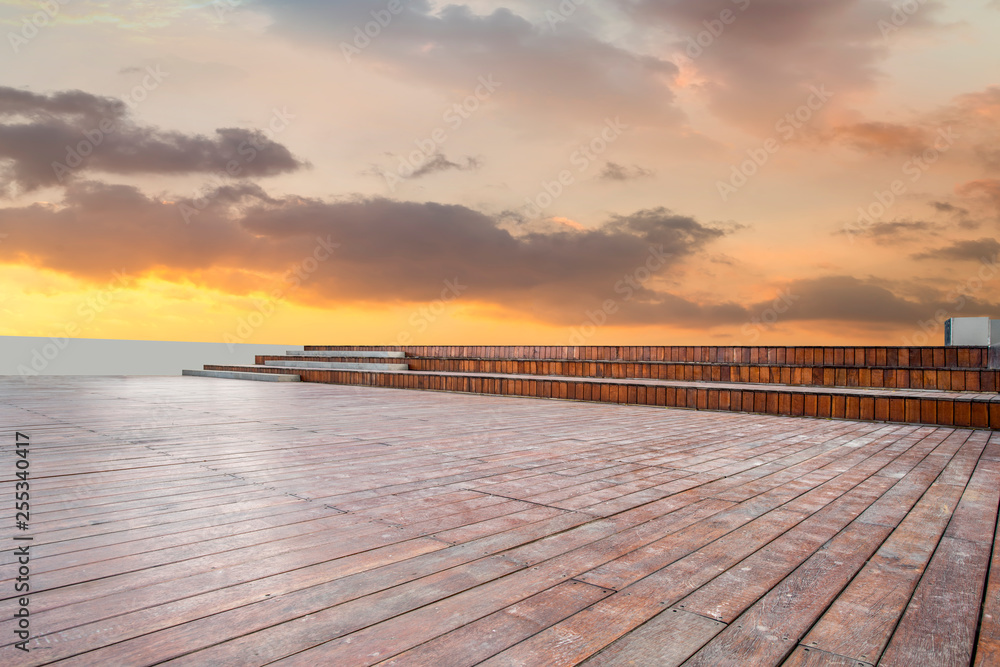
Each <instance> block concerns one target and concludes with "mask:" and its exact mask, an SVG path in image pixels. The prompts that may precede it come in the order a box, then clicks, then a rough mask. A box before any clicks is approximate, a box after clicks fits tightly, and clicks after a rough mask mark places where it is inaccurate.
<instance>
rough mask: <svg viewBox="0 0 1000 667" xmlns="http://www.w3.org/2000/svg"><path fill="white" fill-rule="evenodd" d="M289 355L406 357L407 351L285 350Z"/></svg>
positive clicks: (362, 357)
mask: <svg viewBox="0 0 1000 667" xmlns="http://www.w3.org/2000/svg"><path fill="white" fill-rule="evenodd" d="M285 354H286V355H288V356H289V357H321V358H322V357H326V358H331V359H334V358H336V359H339V358H358V359H403V358H405V357H406V353H405V352H391V351H386V350H382V351H378V352H356V351H353V350H327V351H316V350H287V351H286V352H285Z"/></svg>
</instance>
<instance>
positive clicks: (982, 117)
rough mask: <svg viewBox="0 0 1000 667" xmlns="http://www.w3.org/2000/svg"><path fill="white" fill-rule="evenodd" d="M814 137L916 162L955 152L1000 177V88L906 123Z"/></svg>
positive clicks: (852, 126) (864, 125) (843, 127)
mask: <svg viewBox="0 0 1000 667" xmlns="http://www.w3.org/2000/svg"><path fill="white" fill-rule="evenodd" d="M813 137H814V138H816V139H818V140H819V141H820V142H823V143H826V142H831V143H842V144H846V145H848V146H851V147H852V148H855V149H857V150H859V151H861V152H863V153H867V154H878V155H899V156H906V157H912V156H919V155H924V154H927V155H928V156H930V155H933V154H937V153H940V152H944V151H948V152H952V151H953V150H954V151H955V153H956V154H958V155H960V156H961V157H960V158H959V159H960V160H962V161H963V162H965V161H968V162H977V163H979V165H981V166H982V167H984V168H986V169H987V170H989V171H1000V86H989V87H987V88H986V89H984V90H981V91H977V92H973V93H965V94H963V95H958V96H956V97H955V98H954V99H953V100H951V102H950V103H948V104H946V105H944V106H942V107H941V108H938V109H934V110H932V111H929V112H926V113H923V114H919V115H916V116H915V117H914V118H913V119H912V120H910V121H909V122H906V123H888V122H877V121H864V122H856V123H846V124H840V125H835V126H832V127H830V128H829V129H825V130H820V131H818V132H816V133H814V135H813ZM942 149H943V150H942Z"/></svg>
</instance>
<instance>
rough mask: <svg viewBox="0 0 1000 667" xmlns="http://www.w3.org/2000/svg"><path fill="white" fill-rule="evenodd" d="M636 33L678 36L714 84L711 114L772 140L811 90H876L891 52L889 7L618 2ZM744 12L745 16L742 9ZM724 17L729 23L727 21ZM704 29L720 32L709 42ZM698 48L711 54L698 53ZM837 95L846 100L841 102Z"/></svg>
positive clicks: (918, 23)
mask: <svg viewBox="0 0 1000 667" xmlns="http://www.w3.org/2000/svg"><path fill="white" fill-rule="evenodd" d="M617 3H618V4H619V5H620V6H621V7H623V8H624V9H625V10H626V11H627V12H629V13H630V14H631V15H632V16H633V18H634V20H635V21H636V23H637V24H640V25H643V26H656V27H658V28H659V29H661V30H662V31H663V32H665V33H667V34H668V35H676V38H675V39H676V42H675V47H676V49H677V50H678V52H679V53H687V55H688V57H689V58H691V59H692V61H693V63H694V67H696V68H697V69H698V70H700V71H701V72H703V73H704V74H706V75H707V77H708V79H709V83H708V84H706V85H705V86H703V91H704V93H705V94H706V95H707V97H708V99H709V102H710V104H711V108H712V110H713V111H714V112H715V113H717V114H718V115H719V116H721V117H723V118H726V119H727V120H729V121H730V122H733V123H735V124H737V125H741V126H744V127H747V128H750V129H753V130H756V131H760V132H773V131H774V125H775V123H776V122H777V121H778V119H780V118H782V117H783V116H784V115H785V114H786V113H788V112H792V111H794V110H795V109H797V108H798V107H799V106H800V105H802V104H803V103H804V102H805V101H806V99H807V97H808V96H809V94H810V93H809V89H810V87H811V86H825V87H826V88H827V89H828V90H829V91H831V92H832V94H833V95H834V101H835V102H834V103H835V104H836V103H837V102H836V101H837V100H840V99H846V98H847V97H848V96H849V95H850V94H851V93H854V92H858V91H864V90H868V89H871V88H873V87H874V86H875V84H876V82H877V81H878V77H879V71H878V64H879V63H880V62H881V61H882V60H883V59H884V58H885V57H886V56H887V55H888V53H889V44H888V42H887V41H886V40H884V39H883V37H882V35H881V33H880V31H879V28H878V26H877V24H878V21H879V20H880V19H888V18H890V17H891V15H892V11H893V8H892V6H891V5H890V3H888V2H885V1H884V0H811V1H809V2H803V1H802V0H750V1H743V0H741V1H734V0H617ZM941 6H942V3H940V2H934V1H928V2H924V3H921V6H920V11H919V12H918V13H916V14H915V15H914V16H912V17H910V18H909V20H908V22H907V24H906V27H905V29H906V30H908V31H913V30H919V29H921V28H926V27H928V26H932V25H934V23H933V17H934V15H935V13H936V11H937V10H938V9H940V8H941ZM741 8H743V9H741ZM724 12H729V14H726V15H725V17H726V18H727V20H728V24H725V23H723V22H722V21H721V19H720V17H722V16H723V13H724ZM706 22H707V23H708V24H710V25H712V26H713V28H712V29H711V30H714V32H715V33H717V34H716V35H713V34H712V31H710V29H709V27H708V26H707V25H706ZM699 36H701V37H700V39H701V42H702V43H703V44H704V45H701V44H698V42H697V41H695V42H693V44H694V45H692V41H691V40H698V39H699ZM838 96H839V97H838Z"/></svg>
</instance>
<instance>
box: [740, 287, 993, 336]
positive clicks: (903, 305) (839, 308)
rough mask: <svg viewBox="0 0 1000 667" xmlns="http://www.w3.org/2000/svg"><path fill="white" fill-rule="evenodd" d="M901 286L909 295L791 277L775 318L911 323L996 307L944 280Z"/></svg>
mask: <svg viewBox="0 0 1000 667" xmlns="http://www.w3.org/2000/svg"><path fill="white" fill-rule="evenodd" d="M970 277H973V276H970ZM994 277H996V276H994ZM902 287H903V288H906V289H907V290H908V291H910V292H912V293H913V294H912V295H911V298H905V297H903V296H900V295H899V294H897V293H896V292H894V291H893V290H891V289H889V287H887V286H885V285H883V284H880V283H879V281H877V280H875V279H871V278H869V279H868V280H861V279H859V278H855V277H853V276H822V277H818V278H808V279H802V280H795V281H791V282H790V283H788V284H787V285H786V286H785V288H784V291H785V293H787V294H789V295H791V298H790V301H791V306H790V307H789V309H788V311H787V312H786V313H784V314H782V315H781V320H782V321H827V322H836V323H838V324H841V325H843V324H894V325H910V324H912V325H913V326H917V325H918V323H919V322H921V321H923V320H926V319H928V318H931V317H933V316H934V315H935V313H938V312H939V311H943V312H945V313H957V312H959V311H961V313H962V314H963V315H969V316H977V315H984V314H986V315H988V314H991V313H995V312H996V309H997V306H998V304H996V303H989V302H986V301H983V300H981V299H977V298H975V297H974V295H970V294H963V293H962V291H961V289H956V288H954V286H953V285H950V284H949V285H945V286H944V289H943V290H929V289H922V288H918V287H917V286H914V285H905V284H904V285H902ZM959 287H961V286H959ZM944 290H950V291H947V292H946V291H944ZM771 305H772V302H771V301H762V302H761V303H758V304H754V305H752V306H749V309H750V310H751V312H755V313H760V312H764V311H766V310H767V309H768V308H770V307H771Z"/></svg>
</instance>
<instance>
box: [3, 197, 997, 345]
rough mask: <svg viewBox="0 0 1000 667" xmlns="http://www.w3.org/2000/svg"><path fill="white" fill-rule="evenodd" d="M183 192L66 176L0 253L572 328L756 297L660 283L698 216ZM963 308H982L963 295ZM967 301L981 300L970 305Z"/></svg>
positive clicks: (39, 263) (850, 285) (721, 320)
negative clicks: (61, 189) (181, 196)
mask: <svg viewBox="0 0 1000 667" xmlns="http://www.w3.org/2000/svg"><path fill="white" fill-rule="evenodd" d="M205 201H206V202H207V205H205V206H203V207H202V209H201V210H200V212H198V213H197V215H194V216H193V217H192V218H191V221H190V223H188V222H186V221H185V219H184V215H183V213H182V207H190V206H193V204H194V203H193V202H189V201H184V200H177V201H172V200H169V199H167V198H165V197H162V196H157V197H153V196H149V195H146V194H144V193H143V192H141V191H140V190H138V189H137V188H134V187H132V186H124V185H110V184H105V183H99V182H79V181H78V182H74V183H71V184H70V185H69V186H68V187H67V188H66V190H65V197H64V199H63V201H61V202H59V203H58V204H40V203H39V204H33V205H30V206H22V207H8V208H4V209H0V238H3V243H2V244H0V262H4V263H9V264H20V265H29V266H35V267H39V268H45V269H48V270H52V271H57V272H60V273H65V274H69V275H72V276H75V277H78V278H81V279H84V280H89V281H93V282H95V283H100V282H102V281H105V282H106V281H107V279H108V276H109V275H110V274H111V273H112V272H113V271H123V272H124V273H125V274H126V275H129V276H133V277H143V276H157V277H160V278H162V279H166V280H177V281H182V282H186V283H193V284H196V285H199V286H202V287H207V288H213V289H218V290H222V291H224V292H227V293H231V294H240V295H246V294H251V293H253V292H255V291H257V292H261V291H270V290H272V289H275V288H281V289H282V290H283V291H284V292H286V293H287V295H288V298H289V299H290V300H292V301H295V302H298V303H303V304H308V305H312V306H318V307H322V306H330V305H335V304H336V305H340V304H359V305H367V306H375V307H377V306H378V305H379V304H382V305H388V304H395V303H401V302H427V301H432V300H433V299H435V298H437V297H438V296H439V295H440V293H441V290H442V286H443V285H444V281H446V280H449V281H458V283H459V284H461V285H463V286H465V287H466V288H467V289H466V290H465V291H464V295H463V298H468V299H469V300H470V301H471V302H475V303H479V304H489V305H492V306H495V307H497V308H499V309H501V311H502V312H504V313H507V314H508V316H511V317H521V318H527V319H534V320H537V321H540V322H546V323H549V324H557V325H564V326H579V325H580V324H581V323H584V322H587V321H590V320H589V319H588V317H589V316H588V313H593V312H596V311H597V310H599V309H601V308H602V306H603V304H605V303H606V302H608V301H609V300H610V301H613V302H614V303H615V304H616V305H617V308H616V312H615V313H614V316H613V317H609V324H612V325H615V326H636V325H640V326H641V325H650V326H656V325H669V326H672V327H679V328H690V329H692V330H698V329H704V328H706V327H718V326H728V327H740V326H742V325H745V324H746V323H748V322H750V320H751V317H752V316H753V315H754V314H755V313H758V314H759V313H760V312H763V311H764V310H765V309H766V308H768V307H770V303H771V302H770V301H769V300H762V301H760V302H759V303H752V302H749V303H748V302H745V301H744V302H739V301H737V300H735V299H732V298H727V297H723V298H722V299H717V300H711V299H709V298H707V297H702V298H700V299H694V298H691V297H687V296H683V295H679V294H675V293H673V292H672V291H671V288H670V285H671V284H672V280H671V278H672V277H676V275H677V271H678V270H679V268H680V267H681V265H685V264H689V265H691V266H698V265H699V262H702V261H710V260H706V257H707V256H708V255H707V254H706V251H707V250H708V249H710V247H711V246H712V244H713V243H715V242H716V241H718V240H719V239H722V238H723V237H725V236H727V235H730V234H733V233H736V232H737V228H735V227H733V226H731V225H730V226H728V227H725V226H720V225H709V224H703V223H701V222H699V221H697V220H695V219H693V218H691V217H688V216H683V215H678V214H676V213H674V212H672V211H670V210H669V209H666V208H651V209H644V210H641V211H636V212H634V213H631V214H628V215H614V216H611V217H610V218H608V219H607V220H606V221H605V222H604V223H603V224H601V225H600V226H598V227H594V228H576V227H573V226H570V225H566V224H558V225H551V226H549V227H546V228H544V229H543V228H532V229H529V230H525V231H523V232H522V233H517V234H516V233H512V232H510V231H508V230H505V229H504V228H503V227H502V226H501V223H500V221H499V220H498V219H497V218H494V217H491V216H488V215H485V214H483V213H481V212H479V211H475V210H473V209H470V208H467V207H464V206H457V205H446V204H438V203H433V202H406V201H394V200H389V199H383V198H363V197H353V198H343V199H337V200H323V199H312V198H306V197H297V196H287V197H273V196H270V195H268V194H267V193H266V192H265V191H264V190H262V189H261V188H260V187H259V186H256V185H254V184H250V183H235V184H232V185H228V186H225V187H222V188H219V189H218V190H216V191H215V192H214V193H212V195H211V196H210V197H207V198H206V200H205ZM4 234H5V235H6V237H3V236H2V235H4ZM324 245H325V246H326V247H327V248H333V247H334V246H336V249H335V250H333V251H332V255H333V256H332V258H331V259H329V260H328V261H325V262H322V263H321V264H320V265H319V268H318V269H317V270H316V271H315V272H314V273H312V274H310V276H309V278H308V280H306V281H305V282H304V283H303V285H302V286H301V287H299V288H297V289H295V290H290V288H289V284H288V283H287V282H286V279H287V276H288V275H289V274H288V272H289V271H292V270H293V269H294V267H295V266H297V265H299V264H301V263H302V262H303V261H304V260H306V259H307V258H309V257H311V256H313V253H314V251H315V250H316V249H317V248H318V247H320V246H324ZM783 287H784V288H785V289H786V290H787V291H788V292H789V293H790V294H793V295H795V300H794V303H793V305H792V307H790V308H789V310H788V312H787V313H784V314H783V315H782V319H783V320H787V321H812V320H823V321H845V322H863V323H890V324H893V323H894V324H900V323H903V324H905V323H909V322H914V321H916V319H917V318H926V317H928V313H931V314H933V313H934V312H936V310H937V309H939V308H944V307H947V306H948V301H947V299H945V297H943V296H942V295H941V294H939V293H937V292H935V291H933V290H930V291H928V290H926V289H924V290H923V291H920V290H918V289H917V288H914V287H907V286H904V287H907V289H910V291H911V292H917V295H916V296H913V295H912V294H911V295H910V296H909V297H905V298H904V297H903V296H900V295H899V294H898V293H897V291H894V290H893V289H890V287H888V286H885V285H883V284H879V283H878V281H876V280H873V279H869V280H865V281H863V280H859V279H855V278H850V277H845V276H828V277H821V278H814V279H808V280H797V281H791V282H789V283H787V284H786V285H784V286H783ZM973 305H975V306H976V308H971V307H970V308H968V309H967V310H968V311H969V312H970V313H971V312H972V311H973V310H977V309H980V310H981V309H982V308H985V307H986V305H984V304H973ZM980 306H982V308H980Z"/></svg>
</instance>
